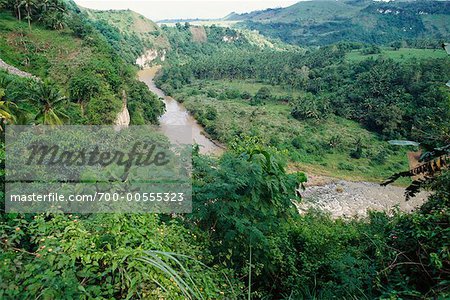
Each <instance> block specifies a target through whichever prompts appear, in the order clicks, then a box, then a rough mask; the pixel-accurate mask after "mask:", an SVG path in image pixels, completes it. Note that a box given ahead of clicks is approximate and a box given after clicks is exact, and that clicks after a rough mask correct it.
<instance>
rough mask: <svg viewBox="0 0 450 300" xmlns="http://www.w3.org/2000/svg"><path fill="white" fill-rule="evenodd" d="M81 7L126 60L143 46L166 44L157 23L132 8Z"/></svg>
mask: <svg viewBox="0 0 450 300" xmlns="http://www.w3.org/2000/svg"><path fill="white" fill-rule="evenodd" d="M81 10H82V11H83V12H84V13H85V14H86V16H87V17H88V18H89V19H90V20H91V22H92V24H93V26H94V27H95V28H96V29H97V30H99V31H100V33H102V34H103V36H105V37H106V39H107V40H108V42H109V43H110V44H111V45H112V47H113V48H114V49H115V50H116V51H117V52H119V53H120V54H121V56H122V57H123V58H124V59H126V60H127V61H128V62H130V63H133V62H134V61H135V60H136V58H137V57H139V56H141V55H142V54H143V53H144V52H145V50H147V49H167V48H169V42H168V41H167V38H166V37H165V36H164V34H163V32H162V31H161V29H160V28H159V27H158V25H156V23H154V22H153V21H151V20H149V19H147V18H145V17H144V16H142V15H140V14H138V13H136V12H134V11H131V10H120V11H119V10H108V11H97V10H91V9H86V8H82V9H81Z"/></svg>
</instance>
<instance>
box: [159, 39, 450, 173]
mask: <svg viewBox="0 0 450 300" xmlns="http://www.w3.org/2000/svg"><path fill="white" fill-rule="evenodd" d="M372 48H373V47H371V46H369V47H365V46H364V45H360V44H339V45H335V46H330V47H324V48H322V49H320V50H318V51H315V50H311V51H309V52H308V53H306V54H304V53H303V52H302V51H299V50H298V51H273V50H270V49H260V50H255V49H252V50H239V51H227V50H226V49H225V50H224V51H220V52H217V53H215V54H211V55H203V56H201V57H197V58H196V59H195V60H192V61H190V62H189V63H186V64H184V65H183V66H179V65H173V66H171V67H170V68H168V69H166V71H165V72H163V74H162V75H161V76H160V77H159V84H160V86H161V87H162V88H163V89H164V90H165V91H166V92H168V93H169V94H171V95H173V96H174V97H175V98H176V99H178V100H179V101H183V102H184V104H185V106H186V107H187V108H188V109H189V110H190V111H191V112H192V113H193V114H194V115H195V117H196V118H197V120H199V121H200V122H201V123H202V124H203V125H204V126H205V129H206V131H207V132H208V133H209V134H210V135H211V136H212V137H214V138H216V139H218V140H220V141H222V142H224V143H229V142H230V141H232V140H233V138H234V137H235V136H236V135H241V134H246V135H255V136H258V137H260V138H261V139H262V140H263V141H264V143H265V144H266V145H271V146H276V147H278V148H279V149H285V150H287V151H288V153H289V156H290V157H291V159H292V160H293V161H297V162H302V163H308V164H310V163H312V164H315V165H319V166H318V169H319V170H321V172H323V171H322V170H324V169H325V170H328V172H325V173H328V174H330V173H332V174H341V175H344V176H345V175H349V174H353V175H354V176H358V177H360V176H363V177H366V178H370V179H378V180H380V179H383V178H384V177H385V176H386V175H389V173H390V172H392V171H393V170H396V169H398V168H405V167H406V157H405V152H404V151H403V150H401V149H399V148H398V147H395V146H388V145H387V143H385V142H383V139H384V140H386V139H399V138H409V139H414V140H417V141H419V142H422V143H425V144H432V145H436V146H439V145H441V146H442V145H446V144H447V143H448V142H449V130H450V124H449V120H450V115H449V110H448V107H449V101H450V98H449V97H450V95H449V93H448V91H447V90H446V89H445V88H444V85H445V82H446V79H445V78H444V77H443V76H442V74H444V73H445V71H444V70H446V69H448V68H450V64H449V63H450V61H449V60H448V58H447V57H445V56H444V57H442V58H436V59H434V58H433V57H431V58H427V57H425V55H426V54H425V53H422V52H419V54H420V55H417V56H414V59H403V60H398V59H397V60H393V59H391V58H390V57H389V54H390V53H388V54H387V55H380V57H377V58H375V59H373V58H371V57H370V54H368V55H369V57H367V58H366V57H364V58H365V59H362V60H355V59H348V56H349V55H354V51H360V52H361V53H367V52H373V51H374V50H373V49H372ZM355 49H358V50H355ZM399 51H400V50H399ZM401 51H403V52H405V53H407V50H401ZM430 51H431V50H430ZM415 53H416V52H415V50H412V54H411V55H414V54H415ZM430 53H433V52H430ZM444 53H445V52H444ZM361 55H363V54H361ZM385 70H389V72H385ZM431 112H433V113H431ZM349 120H351V121H354V122H356V123H354V122H350V121H349ZM358 124H360V125H361V126H363V127H364V128H365V129H366V130H363V129H362V128H361V127H360V126H359V125H358ZM371 132H372V133H371ZM436 136H439V137H440V140H436V139H435V137H436ZM355 149H358V152H359V154H358V155H354V151H356V150H355Z"/></svg>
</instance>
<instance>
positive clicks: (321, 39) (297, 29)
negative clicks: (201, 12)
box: [226, 0, 450, 45]
mask: <svg viewBox="0 0 450 300" xmlns="http://www.w3.org/2000/svg"><path fill="white" fill-rule="evenodd" d="M226 20H234V21H240V23H239V24H238V26H242V27H246V28H249V29H254V30H258V31H260V32H261V33H262V34H265V35H267V36H270V37H274V38H278V39H281V40H283V41H285V42H288V43H292V44H299V45H326V44H332V43H336V42H339V41H343V40H345V41H354V42H365V43H374V44H388V43H391V42H394V41H399V40H406V41H409V42H410V43H413V41H414V40H417V39H432V38H435V39H444V38H447V37H448V36H449V34H450V30H449V26H450V25H449V24H450V3H449V2H448V1H410V2H389V3H384V2H373V1H364V0H363V1H326V0H317V1H304V2H299V3H297V4H294V5H292V6H289V7H287V8H277V9H268V10H264V11H257V12H252V13H248V14H242V15H238V14H231V15H229V16H227V17H226Z"/></svg>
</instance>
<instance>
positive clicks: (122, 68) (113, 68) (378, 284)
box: [0, 0, 450, 299]
mask: <svg viewBox="0 0 450 300" xmlns="http://www.w3.org/2000/svg"><path fill="white" fill-rule="evenodd" d="M50 2H52V1H50ZM0 3H1V4H0V5H4V4H5V3H6V4H7V6H2V7H6V8H8V10H5V9H3V10H2V11H1V12H0V58H2V59H3V60H5V61H6V62H7V63H9V64H11V65H14V66H16V67H19V68H20V69H22V70H25V71H28V72H30V73H32V74H34V75H36V76H38V77H40V78H41V79H42V80H41V81H36V80H33V79H25V78H22V77H18V76H15V75H12V74H8V73H6V72H0V116H1V118H2V120H1V121H2V123H7V124H61V123H63V124H111V123H113V122H114V119H115V117H116V115H117V112H118V111H119V110H120V108H121V107H122V98H123V95H126V97H127V100H128V108H129V110H130V112H131V118H132V124H136V125H139V124H146V123H156V122H157V117H158V116H159V115H160V114H161V113H162V106H161V102H160V101H159V100H158V99H157V97H156V96H155V95H153V94H152V93H150V92H149V91H148V89H147V87H146V86H145V85H144V84H142V83H140V82H138V81H136V80H135V79H134V78H135V72H136V70H137V69H136V68H135V67H133V66H131V65H130V64H129V62H133V61H134V59H135V57H136V56H137V55H139V54H140V53H142V50H143V47H147V46H148V45H149V44H146V42H144V41H143V40H142V36H140V37H139V36H138V37H133V36H132V33H130V31H133V28H128V27H127V26H131V25H130V24H132V23H128V22H125V21H124V20H126V17H125V18H121V17H118V16H117V13H116V12H109V13H111V15H110V14H109V13H99V14H98V15H96V16H91V18H93V19H94V20H89V19H88V18H87V17H86V15H85V14H84V13H82V12H81V11H79V10H78V8H76V6H75V5H74V4H73V3H72V2H68V3H66V4H65V5H63V6H62V7H63V8H64V11H65V13H64V14H62V16H63V17H62V18H60V19H59V20H60V21H62V22H60V23H61V24H63V26H62V27H57V28H56V29H55V28H48V26H47V25H46V23H44V22H43V21H42V20H41V19H42V18H41V15H42V13H43V12H42V11H41V9H42V7H39V8H37V7H36V8H35V9H32V10H31V9H28V8H25V7H22V8H20V7H17V6H15V5H16V4H15V3H16V2H15V1H2V0H0ZM28 3H29V4H30V3H34V4H37V1H36V2H34V1H30V2H28ZM46 3H47V2H46ZM55 3H58V4H60V5H62V3H63V2H59V1H55ZM333 3H334V2H333ZM336 5H338V6H339V5H341V4H340V2H339V3H337V4H336ZM346 5H347V4H346ZM29 7H31V6H29ZM330 9H331V10H333V7H332V6H331V8H330ZM89 13H92V12H88V13H87V14H89ZM14 14H16V15H17V18H18V17H19V16H18V14H20V15H21V16H22V15H25V16H28V18H27V19H24V21H22V22H20V21H19V20H17V19H16V18H14V17H13V15H14ZM132 15H133V14H132ZM138 18H139V17H138ZM26 21H30V22H29V23H30V24H28V22H26ZM144 21H145V20H144ZM111 23H114V24H115V25H114V24H111ZM133 24H134V25H132V26H135V25H136V23H133ZM50 27H52V26H50ZM155 32H157V34H158V36H162V37H164V39H167V40H165V42H166V41H168V42H169V43H170V47H167V48H164V49H169V51H168V53H167V60H166V63H165V65H164V70H163V72H162V73H161V74H160V77H159V79H158V84H159V85H160V86H161V87H162V88H163V89H164V90H165V91H166V92H167V93H169V94H171V95H173V96H174V97H175V98H176V99H177V100H179V101H183V102H184V104H185V105H186V107H187V108H188V109H189V110H190V111H191V112H192V113H193V114H194V116H195V117H196V118H197V120H199V122H200V123H201V124H203V125H204V126H205V129H206V131H207V132H208V133H209V134H210V135H211V136H213V137H214V138H217V139H219V140H220V141H223V142H225V143H226V144H227V146H228V150H227V151H226V152H225V153H224V154H223V155H222V156H220V157H214V156H203V155H200V154H199V153H198V149H197V148H194V155H193V169H192V186H193V191H194V195H193V213H192V214H186V215H177V214H170V215H169V214H168V215H162V214H159V215H158V214H92V215H77V214H63V213H46V214H5V213H4V211H3V202H4V193H3V191H4V185H5V182H4V168H5V161H4V158H5V149H4V147H5V146H4V141H3V138H4V136H3V135H2V142H1V143H0V176H1V180H0V207H1V208H0V212H1V213H0V298H1V299H33V298H43V299H447V298H449V297H450V290H449V283H450V250H449V249H450V239H449V236H450V210H449V205H450V198H449V195H450V189H449V188H450V186H449V184H448V183H449V182H450V174H449V173H448V172H441V173H439V174H437V175H439V176H436V177H437V179H436V180H435V181H434V182H433V183H432V185H429V186H428V188H429V189H430V190H431V191H433V192H432V195H431V196H430V198H429V200H428V202H427V203H425V204H424V205H423V206H422V207H421V208H420V209H417V210H416V211H414V212H412V213H408V214H407V213H403V212H400V211H394V212H393V214H391V215H387V214H386V213H382V212H372V213H370V214H369V217H367V218H365V219H356V218H355V219H333V218H331V216H329V215H327V214H326V213H324V212H320V211H310V212H308V213H306V214H303V215H300V214H299V213H298V211H297V208H296V205H295V204H296V203H297V201H301V197H300V195H299V193H298V191H297V189H298V188H299V186H300V187H301V186H302V185H303V183H305V181H306V180H307V178H306V176H305V174H303V173H297V172H293V171H292V169H293V168H289V166H290V164H291V163H292V162H296V163H297V164H298V165H299V167H300V168H302V167H305V166H307V167H309V168H312V169H314V170H315V171H316V172H317V173H319V172H322V173H328V174H330V175H335V176H341V177H350V178H353V179H356V178H365V179H374V180H375V179H377V180H378V179H380V178H383V177H384V178H386V177H387V176H388V175H390V174H392V173H395V172H397V171H399V170H402V169H406V168H407V163H406V159H405V152H406V149H403V148H400V147H399V146H394V145H389V144H388V143H387V142H386V139H390V138H412V139H415V140H418V141H420V142H423V143H426V144H431V145H432V146H440V145H443V144H445V143H448V142H449V135H450V133H449V123H448V122H449V121H450V115H449V113H450V110H449V109H448V108H449V105H450V103H449V101H450V97H449V92H448V90H445V89H444V87H445V85H444V84H445V82H446V78H443V76H444V74H445V72H446V70H448V69H449V67H450V65H449V60H448V59H447V58H441V57H440V56H436V57H433V55H430V56H428V54H429V53H430V52H428V51H425V52H424V51H419V52H417V51H416V50H413V51H412V52H408V51H407V50H405V49H400V50H398V51H399V52H402V53H405V56H408V55H406V53H410V54H411V53H413V54H411V55H413V56H414V59H409V58H408V57H406V58H405V57H399V56H396V54H392V53H394V52H392V53H391V52H388V51H386V49H384V48H378V47H376V46H373V45H364V44H338V45H333V46H329V47H323V48H320V49H308V50H305V49H299V48H296V47H290V46H286V45H283V44H281V43H276V42H272V41H271V40H268V39H265V38H263V37H261V36H255V35H251V34H248V33H244V32H241V31H236V30H234V29H230V28H220V27H217V26H212V27H205V28H203V27H192V26H191V25H189V24H184V25H182V24H178V25H177V26H175V27H174V28H169V27H164V28H162V29H156V30H155ZM124 45H131V46H132V47H135V48H134V49H125V48H124ZM152 46H155V45H152ZM165 46H167V45H165ZM165 46H164V47H165ZM398 48H401V47H398ZM393 51H394V50H393ZM121 56H124V57H125V59H122V58H121ZM371 56H375V57H371ZM379 56H380V57H379ZM288 169H290V171H289V172H288Z"/></svg>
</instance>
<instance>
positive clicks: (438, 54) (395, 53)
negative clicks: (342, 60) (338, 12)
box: [347, 48, 447, 62]
mask: <svg viewBox="0 0 450 300" xmlns="http://www.w3.org/2000/svg"><path fill="white" fill-rule="evenodd" d="M378 57H388V58H391V59H393V60H395V61H404V60H409V59H413V58H416V59H427V58H446V57H447V54H446V53H445V51H442V50H440V49H411V48H401V49H399V50H392V49H391V48H384V49H382V51H381V53H380V54H367V55H365V54H362V53H361V52H360V50H354V51H352V52H350V53H348V54H347V60H348V61H351V62H359V61H363V60H366V59H368V58H372V59H377V58H378Z"/></svg>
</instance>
